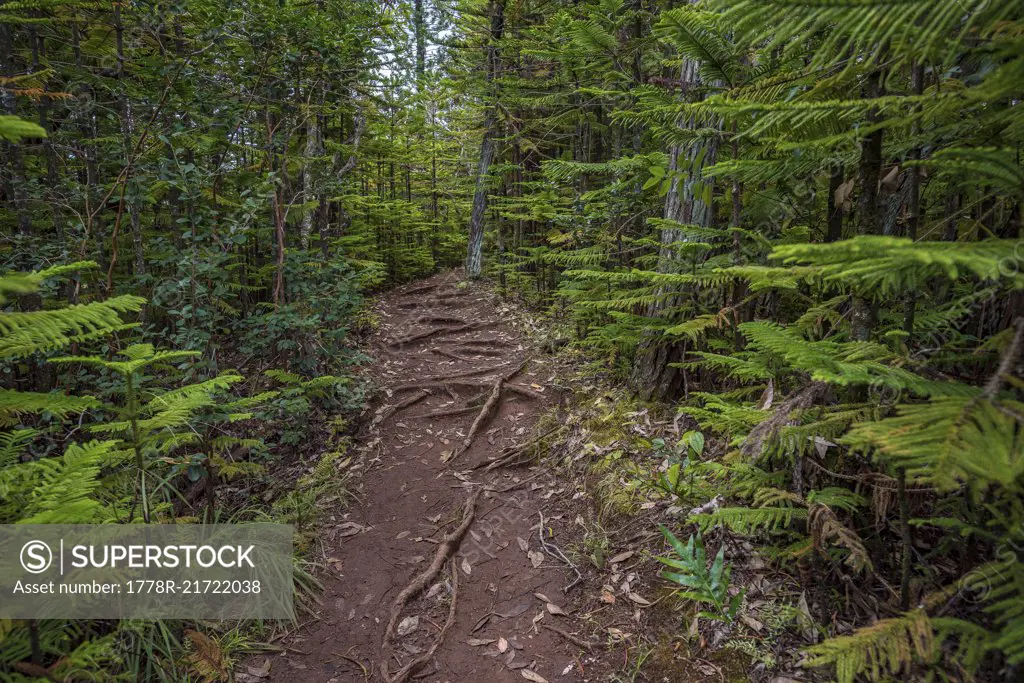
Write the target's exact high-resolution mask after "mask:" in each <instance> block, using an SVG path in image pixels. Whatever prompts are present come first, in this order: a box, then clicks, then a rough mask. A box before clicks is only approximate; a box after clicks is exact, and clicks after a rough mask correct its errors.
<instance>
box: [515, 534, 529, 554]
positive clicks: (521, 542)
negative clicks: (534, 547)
mask: <svg viewBox="0 0 1024 683" xmlns="http://www.w3.org/2000/svg"><path fill="white" fill-rule="evenodd" d="M516 543H518V544H519V547H520V548H521V549H522V551H523V552H524V553H525V552H527V551H528V550H529V549H530V544H529V543H527V542H526V541H524V540H523V539H521V538H520V537H518V536H516Z"/></svg>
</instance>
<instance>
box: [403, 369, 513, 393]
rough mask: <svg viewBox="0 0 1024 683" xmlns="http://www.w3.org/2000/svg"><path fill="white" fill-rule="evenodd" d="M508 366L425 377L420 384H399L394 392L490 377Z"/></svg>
mask: <svg viewBox="0 0 1024 683" xmlns="http://www.w3.org/2000/svg"><path fill="white" fill-rule="evenodd" d="M507 368H508V366H503V367H498V368H474V369H472V370H464V371H463V372H457V373H455V374H454V375H434V376H432V377H424V378H423V379H421V380H420V381H419V382H410V383H409V384H399V385H398V386H396V387H394V388H393V389H392V391H407V390H409V389H412V388H415V387H418V386H421V385H422V384H423V383H424V382H448V381H450V380H454V379H464V378H466V377H475V376H476V375H490V374H494V373H496V372H501V371H502V370H506V369H507Z"/></svg>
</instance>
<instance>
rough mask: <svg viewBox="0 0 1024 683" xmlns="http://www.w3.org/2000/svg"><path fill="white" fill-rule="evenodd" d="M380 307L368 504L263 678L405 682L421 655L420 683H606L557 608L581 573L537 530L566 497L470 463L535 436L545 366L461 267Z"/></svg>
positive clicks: (335, 542)
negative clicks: (449, 549)
mask: <svg viewBox="0 0 1024 683" xmlns="http://www.w3.org/2000/svg"><path fill="white" fill-rule="evenodd" d="M379 313H380V321H381V325H380V329H379V332H378V335H377V338H376V340H375V343H374V344H373V348H372V350H371V352H372V355H373V356H374V358H375V362H374V365H373V369H372V372H373V374H374V376H375V377H376V380H377V382H378V383H379V384H380V386H381V388H382V389H383V390H384V395H385V396H386V398H385V399H384V401H383V403H382V404H381V405H380V406H379V407H378V408H377V409H376V413H375V416H374V417H373V420H372V423H371V424H370V425H368V426H367V427H366V428H364V430H363V432H362V434H361V436H360V444H359V445H360V447H361V448H362V451H363V455H362V458H363V463H364V466H365V467H364V473H363V474H362V476H361V478H360V480H361V481H360V483H359V484H358V485H357V486H358V490H357V493H358V496H359V500H358V501H357V502H356V503H355V504H353V506H352V507H351V508H350V509H349V510H348V511H347V514H344V515H339V516H338V518H337V519H336V520H335V521H334V522H332V525H333V528H332V526H330V525H329V526H327V527H326V529H327V532H328V534H329V535H332V536H333V537H332V538H329V539H327V540H326V545H327V555H328V557H329V558H330V559H329V562H328V564H329V565H330V566H331V568H332V570H331V571H328V572H327V574H326V575H325V576H323V577H321V578H322V580H323V581H324V584H325V591H324V594H323V596H322V608H321V611H320V614H319V618H318V619H317V620H314V621H313V622H312V623H310V624H308V625H305V626H304V627H303V628H301V629H300V630H299V631H298V632H297V633H295V634H293V635H291V636H289V637H288V638H287V639H285V640H283V641H282V642H280V643H278V645H281V646H283V647H284V648H285V649H284V651H283V652H281V653H280V654H271V655H269V656H263V657H258V658H257V660H259V661H260V662H261V661H263V660H268V659H269V662H270V670H269V676H266V675H264V676H262V677H261V680H269V681H275V682H282V683H284V682H288V683H292V682H294V683H299V682H302V683H312V682H316V681H325V682H326V681H335V682H343V681H364V680H373V681H382V680H390V681H395V680H399V679H401V678H402V677H403V673H400V672H402V670H403V667H407V666H408V665H409V664H410V663H411V662H413V661H414V660H417V659H420V658H424V659H427V661H426V663H425V664H424V665H423V666H422V667H420V668H418V669H416V670H412V671H408V672H407V673H408V679H409V680H421V681H436V682H437V683H443V682H444V681H448V682H450V683H463V682H467V683H469V682H476V681H488V682H494V681H520V682H521V681H523V680H535V681H536V680H542V678H543V679H546V680H548V681H552V683H554V682H555V681H581V680H585V679H584V677H583V672H584V671H585V672H586V673H587V678H586V680H594V678H593V673H594V672H593V671H591V670H588V668H587V662H588V660H587V656H586V654H585V652H584V651H583V649H582V648H581V647H580V646H579V644H573V643H572V642H571V641H572V640H573V638H575V637H578V639H579V640H581V641H585V640H586V634H585V633H584V631H583V630H582V625H581V623H580V622H579V621H578V620H576V619H574V618H571V617H568V616H564V615H560V614H559V613H558V612H559V610H560V608H561V607H562V606H565V607H566V609H569V608H568V606H567V605H566V601H567V598H566V596H565V594H564V593H563V587H565V586H567V585H568V584H569V583H571V582H572V581H573V580H574V578H575V573H574V571H573V570H572V569H571V568H570V567H569V565H567V564H566V563H565V562H564V561H563V559H561V558H559V557H558V554H559V550H560V548H559V547H558V546H557V545H548V546H547V547H545V546H544V544H542V543H541V538H540V536H539V533H538V528H539V527H538V521H539V519H540V517H539V515H540V514H545V515H546V514H550V513H549V512H548V510H550V509H551V508H552V507H553V503H555V502H556V501H555V500H552V496H555V495H556V494H559V493H563V492H564V491H559V489H558V484H557V482H556V481H555V480H554V479H553V477H552V475H551V474H550V473H548V472H546V471H544V470H541V469H538V468H534V469H526V468H524V467H517V468H504V467H503V468H496V469H494V470H493V471H487V470H485V469H484V468H480V467H477V468H476V469H472V468H474V467H475V466H480V465H481V464H486V463H487V461H488V460H489V459H492V458H495V457H497V456H500V455H501V454H503V453H506V454H507V453H509V450H508V447H510V446H513V445H515V444H521V443H523V442H525V441H526V440H528V439H529V438H530V437H531V435H532V434H533V432H534V426H535V422H536V420H537V419H538V417H539V416H540V415H541V414H542V413H543V412H544V411H545V410H546V409H547V408H548V407H549V406H550V405H551V404H552V402H553V401H555V400H556V397H555V395H554V394H555V392H554V390H553V389H551V388H549V387H545V381H546V380H547V379H548V378H549V376H550V374H551V372H550V370H549V369H548V367H547V366H546V364H545V361H544V360H543V359H542V358H535V357H531V355H530V352H529V351H528V349H527V348H526V346H525V344H524V343H523V342H522V340H521V338H520V337H519V336H518V335H517V333H516V332H515V331H514V329H513V328H512V327H511V326H510V325H509V324H508V323H507V321H504V320H502V316H501V314H500V313H499V311H498V309H496V307H495V301H494V299H493V297H492V296H491V295H490V294H489V293H488V292H487V291H486V290H484V289H483V288H482V287H478V286H468V287H463V286H460V285H459V280H458V278H457V276H456V275H455V274H453V273H447V274H442V275H438V276H435V277H433V278H430V279H429V280H426V281H421V282H418V283H415V284H413V285H409V286H407V287H404V288H402V289H399V290H396V291H394V292H391V293H389V294H388V295H387V296H385V297H384V299H383V301H382V302H381V305H380V309H379ZM524 363H525V365H524ZM501 380H504V381H501ZM496 383H497V386H496ZM499 399H500V400H499ZM492 409H493V411H492ZM445 457H448V458H450V461H449V462H444V461H443V458H445ZM488 489H490V490H488ZM476 491H480V494H479V499H478V500H477V502H476V505H475V506H474V508H475V509H474V516H473V520H472V523H471V524H470V525H469V527H468V530H467V533H466V534H465V536H464V537H463V538H462V540H461V544H459V547H458V549H457V550H456V551H455V553H454V556H453V558H452V560H451V561H450V562H445V563H444V564H443V565H442V566H441V568H440V571H439V572H438V574H437V576H436V577H432V578H429V580H428V581H427V582H426V584H425V585H426V586H427V588H426V590H424V591H422V592H421V593H420V594H419V595H417V596H414V597H413V598H412V599H411V600H410V601H409V602H408V604H406V605H405V606H404V608H402V609H401V611H400V613H399V614H397V617H395V619H394V621H393V622H392V623H393V625H394V626H395V628H394V631H395V634H394V636H393V637H390V638H388V640H389V642H388V643H387V644H384V640H385V633H386V630H387V628H388V624H389V620H391V619H392V617H393V614H392V608H393V604H394V602H395V600H396V597H398V596H399V594H400V593H401V592H402V591H403V589H405V588H406V587H407V586H409V585H410V583H411V582H413V581H414V579H416V577H418V576H419V575H421V574H422V573H423V572H425V571H426V570H427V569H428V568H429V567H430V566H431V564H432V562H435V558H437V557H438V552H439V548H441V546H442V544H443V541H444V539H445V537H446V534H453V532H456V531H457V529H458V527H459V526H460V524H461V523H462V522H463V521H464V520H465V517H464V513H463V508H464V506H466V504H467V500H468V499H469V498H470V497H471V496H472V495H473V494H474V492H476ZM556 500H557V496H556ZM449 538H450V537H449ZM453 572H454V573H456V576H453ZM535 594H540V596H541V597H537V595H535ZM453 598H456V599H455V601H454V603H455V604H454V609H453V608H452V606H453ZM543 598H547V599H549V600H550V602H551V603H552V605H551V606H548V605H547V604H546V603H545V602H544V601H543ZM539 614H543V617H542V618H540V620H539V621H537V622H536V623H535V619H536V618H537V616H538V615H539ZM488 615H490V616H488ZM449 619H450V620H451V623H450V625H449V624H446V622H447V621H448V620H449ZM551 626H553V627H555V628H556V629H558V630H560V631H562V633H558V632H557V631H556V630H551V629H550V628H549V627H551ZM442 632H443V641H442V642H440V644H439V645H438V646H437V649H436V652H434V654H433V656H429V657H428V655H429V654H430V650H431V648H432V646H433V645H434V644H435V643H437V642H438V636H439V634H441V633H442ZM486 641H491V642H486ZM382 648H383V651H382ZM384 669H386V671H385V670H384ZM524 669H527V670H528V672H527V673H526V674H525V675H524V671H523V670H524ZM529 672H535V674H536V675H538V676H539V677H542V678H534V677H532V674H531V673H529ZM261 673H263V672H261Z"/></svg>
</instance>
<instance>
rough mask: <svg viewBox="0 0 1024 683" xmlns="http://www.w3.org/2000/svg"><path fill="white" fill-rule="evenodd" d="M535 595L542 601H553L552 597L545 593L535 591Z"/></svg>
mask: <svg viewBox="0 0 1024 683" xmlns="http://www.w3.org/2000/svg"><path fill="white" fill-rule="evenodd" d="M533 597H535V598H537V599H538V600H540V601H541V602H551V599H550V598H548V596H546V595H544V594H543V593H534V594H533Z"/></svg>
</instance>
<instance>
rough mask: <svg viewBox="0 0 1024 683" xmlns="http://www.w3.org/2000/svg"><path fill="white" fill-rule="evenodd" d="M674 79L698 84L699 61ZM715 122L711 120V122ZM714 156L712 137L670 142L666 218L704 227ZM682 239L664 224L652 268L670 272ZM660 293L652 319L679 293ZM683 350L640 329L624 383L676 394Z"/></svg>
mask: <svg viewBox="0 0 1024 683" xmlns="http://www.w3.org/2000/svg"><path fill="white" fill-rule="evenodd" d="M679 80H680V81H681V82H682V83H683V84H684V86H683V87H684V88H689V87H697V88H699V87H700V86H701V78H700V63H699V62H697V61H695V60H692V59H689V58H686V59H684V60H683V65H682V68H681V69H680V74H679ZM716 123H717V122H716ZM706 124H707V122H704V121H698V120H697V119H696V118H694V117H692V116H691V117H689V118H687V119H684V120H682V121H680V126H681V127H682V128H686V129H690V130H693V129H696V128H698V127H700V126H701V125H706ZM717 156H718V140H717V138H715V139H712V140H710V141H708V142H697V143H693V144H690V145H673V146H672V147H671V148H670V149H669V166H668V170H667V175H668V177H669V178H670V186H669V190H668V194H667V195H666V196H665V211H664V217H665V218H666V219H667V220H671V221H675V222H677V223H683V224H687V225H698V226H701V227H707V226H710V225H711V223H712V215H711V207H710V206H709V205H708V204H707V203H706V202H705V201H704V196H705V194H710V192H709V191H708V190H709V189H710V188H708V187H706V185H705V178H704V174H703V171H704V168H705V167H707V166H710V165H712V164H714V163H715V160H716V159H717ZM682 240H683V231H682V230H681V229H679V228H674V227H671V226H666V227H664V228H663V229H662V230H661V248H660V251H659V254H658V266H657V270H658V272H660V273H672V272H675V271H677V270H678V269H679V266H680V260H679V255H678V251H677V249H676V248H675V247H673V245H674V244H675V243H677V242H679V241H682ZM660 294H661V297H660V298H659V300H658V301H657V302H655V303H654V304H653V305H652V306H651V307H650V309H649V310H648V312H647V315H648V316H650V317H652V318H653V317H657V316H658V315H659V314H660V311H661V310H662V309H664V308H668V307H672V306H675V305H677V304H678V302H679V298H680V295H679V294H678V293H674V292H672V291H668V290H662V291H661V292H660ZM685 354H686V349H685V347H684V346H682V345H679V344H674V343H671V342H666V341H665V340H664V339H662V338H661V336H660V334H658V333H657V332H650V333H646V334H645V335H644V337H643V339H641V341H640V345H639V347H638V349H637V353H636V357H635V358H634V361H633V369H632V374H631V377H630V384H631V385H632V387H633V389H634V390H635V391H637V392H638V393H639V394H640V395H641V396H642V397H644V398H646V399H652V398H666V397H669V396H672V395H673V394H675V393H677V392H678V391H679V389H680V387H681V386H682V385H684V384H685V380H686V378H685V376H684V374H683V372H681V371H680V370H679V368H675V367H671V364H672V363H676V362H681V361H682V360H683V358H684V356H685Z"/></svg>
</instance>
